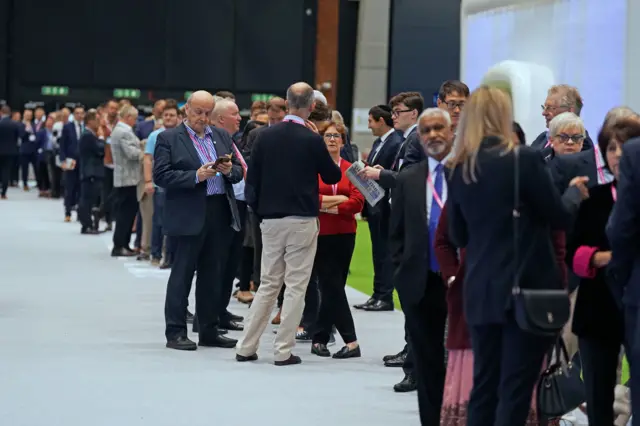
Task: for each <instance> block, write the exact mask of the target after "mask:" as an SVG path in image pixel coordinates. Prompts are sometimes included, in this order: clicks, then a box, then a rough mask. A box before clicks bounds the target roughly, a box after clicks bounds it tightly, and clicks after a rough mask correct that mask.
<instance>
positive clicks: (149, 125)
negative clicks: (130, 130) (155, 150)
mask: <svg viewBox="0 0 640 426" xmlns="http://www.w3.org/2000/svg"><path fill="white" fill-rule="evenodd" d="M155 125H156V122H155V121H153V120H145V121H142V122H140V123H138V124H137V125H136V129H135V134H136V136H137V137H138V139H140V140H143V139H147V138H148V137H149V135H150V134H151V133H152V132H153V128H154V127H155Z"/></svg>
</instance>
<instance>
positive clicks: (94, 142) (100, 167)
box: [79, 130, 105, 180]
mask: <svg viewBox="0 0 640 426" xmlns="http://www.w3.org/2000/svg"><path fill="white" fill-rule="evenodd" d="M104 146H105V143H104V141H103V140H100V139H99V138H98V137H97V136H96V135H95V133H93V132H91V131H89V130H87V131H86V132H84V133H83V134H82V136H81V137H80V148H79V152H80V163H82V168H81V169H80V179H82V180H85V179H91V178H94V179H103V178H104Z"/></svg>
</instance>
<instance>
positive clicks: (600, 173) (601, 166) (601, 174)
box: [593, 147, 616, 201]
mask: <svg viewBox="0 0 640 426" xmlns="http://www.w3.org/2000/svg"><path fill="white" fill-rule="evenodd" d="M593 152H594V154H595V155H596V170H597V171H598V180H599V181H600V182H597V183H599V184H602V183H604V182H605V180H604V170H603V169H604V164H602V163H601V162H600V151H599V150H598V148H596V147H593ZM611 189H612V190H615V189H614V188H613V186H611ZM615 200H616V198H615V197H613V201H615Z"/></svg>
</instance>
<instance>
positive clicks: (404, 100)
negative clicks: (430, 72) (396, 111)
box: [389, 92, 424, 114]
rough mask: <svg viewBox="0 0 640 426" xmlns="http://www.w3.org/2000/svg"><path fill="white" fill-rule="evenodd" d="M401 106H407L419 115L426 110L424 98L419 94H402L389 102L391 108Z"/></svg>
mask: <svg viewBox="0 0 640 426" xmlns="http://www.w3.org/2000/svg"><path fill="white" fill-rule="evenodd" d="M399 104H405V105H406V106H407V108H409V109H410V110H414V109H415V110H416V111H418V114H420V113H422V110H423V109H424V98H423V97H422V95H421V94H420V93H419V92H402V93H398V94H397V95H395V96H394V97H392V98H391V100H389V106H390V107H391V108H393V107H394V106H396V105H399Z"/></svg>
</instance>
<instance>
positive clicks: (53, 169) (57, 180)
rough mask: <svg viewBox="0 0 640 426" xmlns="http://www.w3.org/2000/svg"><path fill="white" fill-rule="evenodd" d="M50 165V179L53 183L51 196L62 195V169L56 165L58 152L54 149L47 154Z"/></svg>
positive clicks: (57, 196)
mask: <svg viewBox="0 0 640 426" xmlns="http://www.w3.org/2000/svg"><path fill="white" fill-rule="evenodd" d="M47 164H48V165H49V179H50V183H51V198H60V196H62V169H61V168H60V167H58V166H57V165H56V154H55V152H54V151H51V152H50V155H48V156H47Z"/></svg>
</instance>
